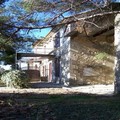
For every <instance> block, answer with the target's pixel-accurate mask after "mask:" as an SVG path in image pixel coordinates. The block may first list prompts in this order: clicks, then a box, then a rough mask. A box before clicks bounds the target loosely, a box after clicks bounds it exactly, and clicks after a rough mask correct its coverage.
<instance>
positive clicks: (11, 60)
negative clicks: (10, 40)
mask: <svg viewBox="0 0 120 120" xmlns="http://www.w3.org/2000/svg"><path fill="white" fill-rule="evenodd" d="M0 60H1V61H4V62H5V64H15V50H14V49H13V48H12V47H11V46H7V48H5V50H4V51H3V55H2V56H1V57H0Z"/></svg>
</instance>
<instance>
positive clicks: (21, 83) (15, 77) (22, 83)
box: [1, 70, 29, 88]
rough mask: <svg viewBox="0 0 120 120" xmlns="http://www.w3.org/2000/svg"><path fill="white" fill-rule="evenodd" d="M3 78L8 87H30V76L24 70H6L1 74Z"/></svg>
mask: <svg viewBox="0 0 120 120" xmlns="http://www.w3.org/2000/svg"><path fill="white" fill-rule="evenodd" d="M1 80H2V81H3V82H4V83H5V84H6V86H7V87H12V88H24V87H28V82H29V78H28V76H27V74H26V73H25V72H24V71H20V70H12V71H9V72H5V73H4V74H2V76H1Z"/></svg>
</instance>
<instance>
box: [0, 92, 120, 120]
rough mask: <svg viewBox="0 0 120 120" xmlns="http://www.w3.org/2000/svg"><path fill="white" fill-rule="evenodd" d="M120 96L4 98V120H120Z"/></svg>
mask: <svg viewBox="0 0 120 120" xmlns="http://www.w3.org/2000/svg"><path fill="white" fill-rule="evenodd" d="M119 119H120V96H107V97H106V96H97V95H91V94H59V95H54V94H51V95H49V94H34V93H24V94H4V93H3V94H0V120H119Z"/></svg>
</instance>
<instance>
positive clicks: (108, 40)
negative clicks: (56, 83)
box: [70, 35, 114, 85]
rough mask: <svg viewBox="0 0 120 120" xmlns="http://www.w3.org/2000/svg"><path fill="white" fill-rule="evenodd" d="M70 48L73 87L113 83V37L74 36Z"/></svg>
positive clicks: (71, 82)
mask: <svg viewBox="0 0 120 120" xmlns="http://www.w3.org/2000/svg"><path fill="white" fill-rule="evenodd" d="M70 48H71V49H70V51H71V53H70V84H71V85H84V84H110V83H113V80H114V72H113V67H114V56H113V53H114V50H113V36H112V37H108V36H99V37H94V38H87V37H81V36H79V35H77V37H76V36H75V37H74V36H73V37H72V38H71V46H70Z"/></svg>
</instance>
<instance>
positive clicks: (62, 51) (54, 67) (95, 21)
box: [33, 11, 114, 85]
mask: <svg viewBox="0 0 120 120" xmlns="http://www.w3.org/2000/svg"><path fill="white" fill-rule="evenodd" d="M95 12H98V11H95ZM90 14H91V11H90V12H85V13H82V14H79V15H78V16H76V17H85V16H87V15H90ZM70 19H72V17H70V18H69V20H70ZM66 20H68V19H65V20H63V21H62V22H63V23H64V21H66ZM113 23H114V16H113V15H105V16H102V17H94V18H90V19H88V21H84V20H81V21H77V22H74V23H70V24H68V25H61V26H59V27H54V28H53V29H52V30H51V31H50V32H49V33H48V35H47V36H46V37H45V38H44V39H42V40H39V41H37V42H35V43H34V45H33V49H34V53H38V54H46V55H53V56H54V57H52V58H44V59H41V60H40V61H41V62H40V65H39V66H40V74H41V76H44V77H47V79H48V80H47V81H52V82H55V83H60V84H64V85H86V84H111V83H113V80H114V72H113V69H114V25H113ZM35 59H36V58H35Z"/></svg>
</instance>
